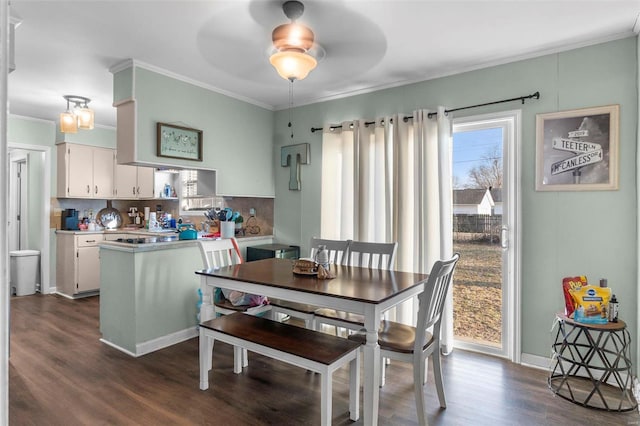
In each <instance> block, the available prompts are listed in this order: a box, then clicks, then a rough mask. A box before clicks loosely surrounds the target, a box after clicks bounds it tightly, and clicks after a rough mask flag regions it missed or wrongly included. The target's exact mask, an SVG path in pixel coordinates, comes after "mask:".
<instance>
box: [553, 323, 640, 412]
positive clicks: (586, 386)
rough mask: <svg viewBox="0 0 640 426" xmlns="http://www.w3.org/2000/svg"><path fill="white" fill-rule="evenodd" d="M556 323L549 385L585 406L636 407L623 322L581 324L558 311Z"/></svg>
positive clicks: (608, 409) (628, 345)
mask: <svg viewBox="0 0 640 426" xmlns="http://www.w3.org/2000/svg"><path fill="white" fill-rule="evenodd" d="M555 325H557V330H556V333H555V341H554V342H553V345H552V360H551V369H550V373H549V380H548V384H549V388H550V389H551V390H552V391H553V392H554V393H555V394H556V395H558V396H560V397H561V398H564V399H566V400H568V401H571V402H573V403H575V404H578V405H582V406H584V407H589V408H596V409H599V410H606V411H631V410H634V409H635V408H637V407H638V403H637V401H636V400H635V398H634V396H633V391H632V385H633V372H632V369H631V367H632V364H631V335H630V334H629V331H628V330H627V325H626V324H625V322H624V321H620V320H619V321H618V322H610V323H607V324H583V323H579V322H576V321H574V320H573V319H571V318H569V317H567V316H566V315H564V314H557V321H556V324H555ZM554 327H555V326H554ZM551 331H552V333H553V329H552V330H551Z"/></svg>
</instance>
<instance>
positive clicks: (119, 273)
mask: <svg viewBox="0 0 640 426" xmlns="http://www.w3.org/2000/svg"><path fill="white" fill-rule="evenodd" d="M161 239H162V238H161ZM256 242H258V243H259V244H266V243H271V242H273V237H272V236H261V237H246V238H239V239H238V245H239V246H240V248H241V250H242V251H245V250H246V246H247V245H251V244H255V243H256ZM200 269H202V258H201V256H200V250H199V248H198V244H197V242H196V241H194V240H183V241H181V240H171V241H157V240H156V241H146V240H145V241H143V242H137V241H135V242H133V243H128V242H118V241H107V242H103V243H101V244H100V281H101V285H100V332H101V333H102V338H101V341H102V342H104V343H106V344H108V345H110V346H113V347H115V348H116V349H119V350H121V351H123V352H125V353H127V354H129V355H131V356H136V357H137V356H141V355H144V354H147V353H149V352H153V351H156V350H158V349H162V348H164V347H167V346H170V345H173V344H176V343H179V342H182V341H184V340H187V339H190V338H192V337H195V336H197V329H196V327H197V324H198V320H197V314H198V306H197V305H198V300H199V298H198V288H200V280H199V277H198V276H197V275H196V274H195V273H194V272H195V271H196V270H200Z"/></svg>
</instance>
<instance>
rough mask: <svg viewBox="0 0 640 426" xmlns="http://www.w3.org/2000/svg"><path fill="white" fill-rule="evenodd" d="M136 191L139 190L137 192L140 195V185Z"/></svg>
mask: <svg viewBox="0 0 640 426" xmlns="http://www.w3.org/2000/svg"><path fill="white" fill-rule="evenodd" d="M136 192H137V194H138V195H140V187H138V188H137V189H136Z"/></svg>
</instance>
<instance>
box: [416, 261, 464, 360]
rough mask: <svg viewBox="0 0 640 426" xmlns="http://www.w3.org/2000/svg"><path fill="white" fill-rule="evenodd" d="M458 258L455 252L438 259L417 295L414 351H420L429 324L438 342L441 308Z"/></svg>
mask: <svg viewBox="0 0 640 426" xmlns="http://www.w3.org/2000/svg"><path fill="white" fill-rule="evenodd" d="M458 259H460V254H459V253H456V254H454V255H453V257H452V258H451V259H449V260H438V261H437V262H435V263H434V264H433V267H432V268H431V272H430V273H429V279H428V280H427V282H426V284H425V287H424V291H423V292H422V293H420V295H419V296H418V301H419V303H420V305H419V306H420V307H419V308H418V322H417V326H416V339H415V344H414V353H421V352H422V350H423V345H424V342H425V334H426V333H427V329H429V328H430V327H431V326H434V327H433V331H432V335H433V339H434V341H435V342H438V341H439V339H440V323H441V319H442V310H443V309H444V304H445V300H446V298H447V293H448V291H449V287H450V286H451V281H452V279H453V272H454V269H455V267H456V264H457V262H458ZM437 350H439V348H437Z"/></svg>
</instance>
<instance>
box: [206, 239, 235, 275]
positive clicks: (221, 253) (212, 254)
mask: <svg viewBox="0 0 640 426" xmlns="http://www.w3.org/2000/svg"><path fill="white" fill-rule="evenodd" d="M198 244H199V246H200V254H201V256H202V264H203V267H204V268H206V269H211V268H221V267H223V266H230V265H236V264H238V263H242V262H243V259H242V254H240V249H239V248H238V244H237V243H236V241H235V239H233V238H224V239H220V240H198Z"/></svg>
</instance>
